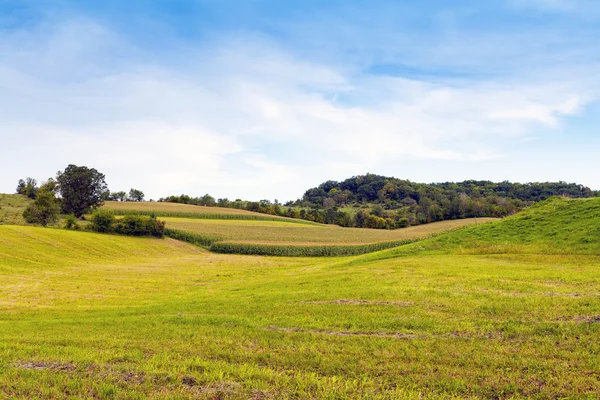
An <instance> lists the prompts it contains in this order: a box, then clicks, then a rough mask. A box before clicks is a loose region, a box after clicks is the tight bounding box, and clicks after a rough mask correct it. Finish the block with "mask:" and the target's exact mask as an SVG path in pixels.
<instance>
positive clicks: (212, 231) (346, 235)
mask: <svg viewBox="0 0 600 400" xmlns="http://www.w3.org/2000/svg"><path fill="white" fill-rule="evenodd" d="M160 219H161V220H164V221H166V223H167V224H166V226H167V227H168V228H172V229H179V230H183V231H187V232H192V233H199V234H207V235H214V236H216V237H220V238H221V240H223V241H226V242H234V243H248V244H282V245H316V244H327V245H342V244H368V243H377V242H393V241H399V240H407V239H418V238H423V237H427V236H429V235H431V234H434V233H439V232H443V231H447V230H451V229H457V228H461V227H464V226H469V225H475V224H483V223H486V222H490V221H494V220H495V219H493V218H479V219H462V220H452V221H442V222H435V223H431V224H426V225H419V226H413V227H409V228H404V229H395V230H385V229H364V228H342V227H339V226H337V225H297V224H292V223H281V222H267V221H228V220H202V219H185V218H160Z"/></svg>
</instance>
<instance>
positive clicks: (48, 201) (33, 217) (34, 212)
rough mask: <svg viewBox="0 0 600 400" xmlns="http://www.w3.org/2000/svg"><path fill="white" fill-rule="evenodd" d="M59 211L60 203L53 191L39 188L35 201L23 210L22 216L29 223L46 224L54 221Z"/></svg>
mask: <svg viewBox="0 0 600 400" xmlns="http://www.w3.org/2000/svg"><path fill="white" fill-rule="evenodd" d="M59 213H60V204H59V202H58V200H57V199H56V197H54V193H52V192H50V191H46V190H40V191H39V192H38V194H37V198H36V199H35V201H34V202H33V203H31V204H30V205H29V206H28V207H27V208H26V209H25V211H23V218H25V221H27V222H28V223H30V224H40V225H42V226H46V225H48V224H50V223H53V222H55V221H56V219H57V218H58V214H59Z"/></svg>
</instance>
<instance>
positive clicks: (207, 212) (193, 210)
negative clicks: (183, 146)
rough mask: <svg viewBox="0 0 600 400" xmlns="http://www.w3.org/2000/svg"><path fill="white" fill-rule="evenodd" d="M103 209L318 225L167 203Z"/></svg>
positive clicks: (127, 204) (110, 205)
mask: <svg viewBox="0 0 600 400" xmlns="http://www.w3.org/2000/svg"><path fill="white" fill-rule="evenodd" d="M103 208H105V209H109V210H113V211H114V212H115V214H117V215H126V214H139V215H150V214H152V215H156V216H157V217H178V218H192V219H223V220H257V221H286V222H288V223H295V224H305V225H318V224H315V223H314V222H310V221H304V220H299V219H293V218H285V217H279V216H276V215H267V214H261V213H257V212H252V211H246V210H238V209H235V208H225V207H205V206H194V205H190V204H178V203H166V202H164V203H163V202H160V203H159V202H119V201H107V202H105V203H104V205H103Z"/></svg>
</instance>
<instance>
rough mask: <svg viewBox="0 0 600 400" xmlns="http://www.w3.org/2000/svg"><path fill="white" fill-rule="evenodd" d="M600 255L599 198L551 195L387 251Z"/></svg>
mask: <svg viewBox="0 0 600 400" xmlns="http://www.w3.org/2000/svg"><path fill="white" fill-rule="evenodd" d="M423 251H426V252H436V253H442V252H443V253H455V252H459V253H478V254H490V253H547V254H600V199H598V198H594V199H566V198H559V197H554V198H551V199H548V200H546V201H543V202H540V203H538V204H536V205H534V206H532V207H530V208H528V209H526V210H524V211H522V212H520V213H519V214H516V215H513V216H511V217H508V218H505V219H503V220H500V221H497V222H494V223H491V224H485V225H481V226H472V227H468V228H464V229H461V230H458V231H454V232H449V233H447V234H444V235H440V236H438V237H435V238H432V239H427V240H424V241H421V242H419V243H416V244H412V245H408V246H404V247H402V248H398V249H394V250H390V251H389V252H388V253H387V254H388V255H390V254H406V253H414V252H423Z"/></svg>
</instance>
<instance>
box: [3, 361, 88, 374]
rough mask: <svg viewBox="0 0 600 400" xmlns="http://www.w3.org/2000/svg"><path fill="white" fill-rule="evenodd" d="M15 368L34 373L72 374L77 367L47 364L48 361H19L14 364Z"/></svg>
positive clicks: (63, 364) (54, 363) (55, 363)
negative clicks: (56, 372) (46, 371)
mask: <svg viewBox="0 0 600 400" xmlns="http://www.w3.org/2000/svg"><path fill="white" fill-rule="evenodd" d="M14 366H15V367H16V368H22V369H29V370H34V371H45V370H49V371H58V372H74V371H75V370H76V369H77V367H76V366H75V365H73V364H68V363H60V362H48V361H19V362H16V363H15V364H14Z"/></svg>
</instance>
